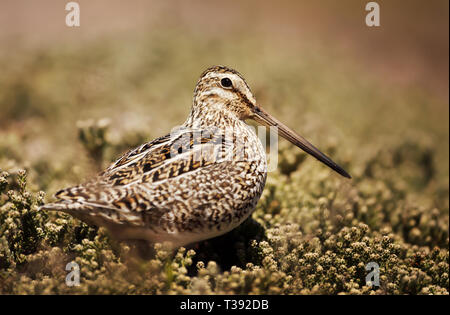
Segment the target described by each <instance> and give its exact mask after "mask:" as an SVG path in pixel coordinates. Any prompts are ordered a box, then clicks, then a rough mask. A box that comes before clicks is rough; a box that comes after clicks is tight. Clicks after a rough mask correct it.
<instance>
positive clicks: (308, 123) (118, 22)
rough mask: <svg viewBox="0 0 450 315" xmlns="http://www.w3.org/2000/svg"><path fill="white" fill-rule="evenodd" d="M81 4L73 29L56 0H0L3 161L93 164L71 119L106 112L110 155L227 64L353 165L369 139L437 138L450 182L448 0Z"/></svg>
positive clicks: (185, 105) (383, 143)
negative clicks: (372, 14)
mask: <svg viewBox="0 0 450 315" xmlns="http://www.w3.org/2000/svg"><path fill="white" fill-rule="evenodd" d="M78 3H79V5H80V9H81V26H80V27H73V28H70V27H67V26H66V25H65V16H66V14H67V11H65V9H64V7H65V4H66V2H64V1H63V2H61V1H51V0H44V1H12V0H3V1H2V2H1V4H0V6H1V10H0V44H1V47H2V49H1V51H0V67H1V69H2V71H1V74H0V108H1V111H0V135H1V141H0V145H1V147H0V158H1V161H2V167H3V168H4V169H5V168H6V169H7V168H11V167H13V165H22V166H23V165H24V166H28V167H33V168H34V169H35V170H36V172H35V173H34V174H35V175H39V176H44V177H45V174H46V173H48V171H49V169H54V168H55V167H56V170H54V171H55V172H57V171H58V170H59V171H62V172H64V173H65V174H66V175H67V176H64V178H65V180H67V181H69V182H71V181H73V180H77V179H79V178H84V177H85V176H89V174H90V173H92V172H93V171H95V170H96V169H95V168H89V166H90V165H91V164H92V163H90V161H89V159H86V155H85V154H82V151H80V148H81V146H82V144H81V143H80V142H79V141H78V140H77V133H78V132H79V130H78V128H77V122H79V123H80V121H81V122H83V121H85V120H88V119H94V122H95V121H98V120H100V119H103V118H106V119H108V122H109V124H110V127H109V132H108V137H109V141H110V142H114V141H115V142H116V143H121V144H123V146H121V147H120V148H119V149H118V150H116V151H117V152H111V156H109V157H107V160H108V159H109V160H111V159H113V158H114V157H115V156H114V154H116V155H117V154H119V153H120V152H119V151H120V150H125V149H127V148H128V147H130V146H133V145H137V144H139V143H140V142H141V141H145V140H147V139H152V138H154V137H157V136H160V135H162V134H164V133H166V132H168V131H169V130H170V129H171V128H172V127H173V126H175V125H178V124H181V123H182V122H183V121H184V119H185V117H186V116H187V114H188V112H189V109H190V104H191V97H192V91H193V88H194V86H195V83H196V80H197V79H198V76H199V74H200V73H201V72H202V71H203V70H204V69H205V68H207V67H209V66H211V65H216V64H223V65H228V66H230V67H233V68H235V69H237V70H238V71H240V72H241V73H242V74H243V75H244V76H245V78H246V79H247V81H248V83H249V85H250V86H251V87H252V89H253V91H254V93H255V94H256V97H257V99H258V101H259V102H260V103H261V104H262V106H264V107H266V108H267V109H268V110H269V112H272V113H273V114H274V115H275V116H278V117H279V119H281V120H283V121H285V122H286V123H287V124H288V125H290V126H291V127H293V128H294V129H295V130H297V131H298V132H299V133H301V134H303V135H305V136H306V137H308V138H310V139H311V140H312V141H314V143H316V144H317V145H318V146H319V147H322V148H324V150H328V152H330V151H331V149H330V148H327V146H332V147H336V146H338V148H335V149H333V151H336V152H335V153H334V154H335V156H337V160H338V161H339V160H340V161H343V163H344V164H351V165H350V166H349V167H350V169H351V171H352V172H353V173H355V174H356V175H358V174H362V171H363V169H364V165H365V163H366V162H367V159H369V158H370V156H371V155H372V154H373V152H377V151H379V150H380V149H385V148H392V147H395V146H398V145H399V144H402V143H413V144H414V145H420V146H423V147H425V148H426V149H427V150H432V151H433V159H434V160H435V161H434V162H435V164H436V166H435V169H434V170H433V171H434V172H435V173H436V178H437V180H439V181H440V182H441V183H444V184H445V183H447V186H448V169H449V167H448V149H449V148H448V142H449V141H448V140H449V137H448V126H449V122H448V111H449V104H448V96H449V93H448V69H449V63H448V59H449V58H448V56H449V42H448V37H449V36H448V35H449V34H448V1H445V0H442V1H438V0H433V1H427V2H426V3H425V2H423V1H395V2H392V1H379V4H380V8H381V15H380V16H381V26H380V27H372V28H370V27H368V26H366V24H365V16H366V14H367V12H366V11H365V5H366V1H350V0H347V1H340V2H339V3H337V2H336V1H327V0H321V1H314V2H313V1H279V2H276V3H275V2H261V1H245V2H244V3H242V2H238V1H208V2H206V1H139V0H134V1H129V2H127V3H126V4H125V3H124V2H123V1H101V0H98V1H83V0H81V1H78ZM103 122H105V121H103ZM88 124H89V122H88ZM81 125H83V123H81ZM78 127H80V125H79V126H78ZM74 157H76V160H74ZM350 162H351V163H350ZM97 166H98V165H97ZM358 172H359V173H358ZM71 174H72V175H74V176H73V177H72V178H71V177H70V175H71ZM51 179H52V177H51V176H50V177H49V178H48V179H47V180H44V179H43V178H41V179H40V180H38V181H37V183H38V185H39V188H41V189H46V188H48V187H47V186H48V185H49V184H50V182H51ZM57 184H58V185H59V184H61V183H59V182H58V183H57Z"/></svg>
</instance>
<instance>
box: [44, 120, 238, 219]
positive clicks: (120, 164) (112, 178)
mask: <svg viewBox="0 0 450 315" xmlns="http://www.w3.org/2000/svg"><path fill="white" fill-rule="evenodd" d="M230 147H233V146H232V144H231V143H230V142H229V141H227V139H226V137H224V136H223V134H221V133H219V132H211V131H210V130H192V129H185V130H183V129H181V130H179V131H178V132H175V133H174V134H170V135H166V136H163V137H160V138H158V139H155V140H153V141H151V142H148V143H145V144H143V145H141V146H140V147H137V148H135V149H133V150H130V151H128V152H127V153H125V154H124V155H123V156H122V157H121V158H119V159H118V160H117V161H116V162H115V163H113V164H112V165H111V166H110V167H108V168H107V169H106V170H105V171H103V172H102V173H100V174H99V175H98V177H96V178H94V179H93V180H91V181H89V182H87V183H84V184H81V185H78V186H74V187H70V188H66V189H62V190H60V191H58V192H57V193H56V194H55V197H56V198H57V199H58V201H57V202H55V203H53V204H50V205H48V206H45V207H44V209H50V208H51V207H54V208H55V210H62V211H64V210H63V208H64V207H67V208H70V210H71V213H73V212H74V210H75V209H74V204H71V203H75V204H76V205H77V206H76V207H79V208H83V206H84V205H85V206H86V209H93V208H96V207H97V208H99V209H105V210H108V211H111V210H112V211H114V210H118V211H125V212H128V211H134V210H137V211H142V210H150V209H151V208H157V207H158V206H155V205H154V204H152V200H151V199H152V196H153V195H158V194H159V195H160V194H161V189H159V188H158V187H160V186H161V185H163V184H164V182H166V181H168V180H171V181H173V180H176V179H177V178H181V177H189V175H191V174H193V173H194V172H197V171H199V170H202V169H204V168H205V167H208V166H213V165H222V167H223V165H228V164H229V163H226V164H224V163H225V159H226V154H227V152H228V151H230ZM218 167H219V168H220V166H218ZM152 190H154V191H152ZM163 193H164V192H163ZM69 204H71V205H70V207H69ZM56 205H58V206H56ZM56 208H57V209H56Z"/></svg>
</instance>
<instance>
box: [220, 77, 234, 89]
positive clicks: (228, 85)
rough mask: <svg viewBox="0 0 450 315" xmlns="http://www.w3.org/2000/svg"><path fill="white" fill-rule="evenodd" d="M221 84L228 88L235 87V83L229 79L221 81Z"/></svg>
mask: <svg viewBox="0 0 450 315" xmlns="http://www.w3.org/2000/svg"><path fill="white" fill-rule="evenodd" d="M220 84H222V86H223V87H226V88H228V87H231V86H233V83H232V82H231V80H230V79H229V78H223V79H222V80H220Z"/></svg>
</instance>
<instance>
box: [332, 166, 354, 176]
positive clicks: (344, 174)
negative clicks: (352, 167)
mask: <svg viewBox="0 0 450 315" xmlns="http://www.w3.org/2000/svg"><path fill="white" fill-rule="evenodd" d="M334 166H335V167H333V170H334V171H336V172H337V173H339V174H340V175H342V176H343V177H345V178H348V179H352V177H351V176H350V174H349V173H347V172H346V171H345V170H344V169H343V168H342V167H340V166H339V165H337V164H335V165H334Z"/></svg>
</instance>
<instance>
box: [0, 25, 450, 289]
mask: <svg viewBox="0 0 450 315" xmlns="http://www.w3.org/2000/svg"><path fill="white" fill-rule="evenodd" d="M176 34H177V33H174V34H169V35H168V34H165V35H164V36H162V35H159V34H158V33H157V32H155V33H154V34H153V33H151V34H149V35H148V36H147V37H145V38H138V37H127V38H120V37H119V38H118V37H116V38H114V40H112V39H108V38H105V39H103V40H98V41H96V42H95V43H90V42H87V43H86V44H85V45H84V46H82V47H75V46H70V45H68V46H67V47H66V48H64V49H63V48H61V47H59V48H56V47H53V48H52V47H47V48H46V49H45V50H43V49H42V50H39V49H35V50H32V51H27V52H23V53H22V54H20V53H16V54H14V55H12V54H11V55H6V54H4V55H2V56H1V58H0V68H2V75H1V76H0V126H1V127H0V294H448V292H449V291H448V290H449V265H448V264H449V235H448V233H449V187H448V169H449V167H448V115H447V114H448V108H447V107H448V104H446V103H445V102H443V101H442V100H439V99H436V98H434V97H433V96H432V95H428V94H427V93H426V92H424V91H422V90H420V88H418V87H414V88H412V87H402V88H400V87H393V86H389V85H386V84H384V83H383V82H382V81H381V80H378V79H377V78H374V77H372V76H371V75H370V74H367V73H365V72H364V70H363V69H361V68H360V67H358V65H355V64H353V63H352V61H350V60H348V59H346V58H345V57H344V56H336V55H331V53H329V52H328V51H327V50H326V49H325V48H324V47H313V46H311V47H308V49H304V48H302V49H300V48H298V47H295V46H293V47H292V49H291V51H285V52H280V51H278V50H276V49H274V48H272V47H268V46H264V44H261V43H259V42H258V43H257V42H255V41H252V40H251V39H249V38H242V37H239V36H238V35H237V36H236V37H235V39H234V42H233V43H231V44H230V43H227V46H226V47H224V44H221V43H220V42H217V41H214V40H212V39H210V40H208V39H199V38H193V37H192V36H184V37H181V36H178V37H177V35H176ZM166 38H171V40H170V41H167V40H166ZM192 42H195V45H193V44H192ZM225 48H226V49H225ZM305 50H306V51H305ZM250 51H253V52H254V51H259V52H263V53H261V54H257V55H252V56H250V55H249V54H248V52H250ZM181 52H182V53H181ZM287 60H289V62H286V61H287ZM217 63H221V64H226V65H229V66H232V67H235V68H236V69H238V70H239V71H241V72H242V73H243V74H244V76H245V77H246V78H247V81H248V83H249V84H250V86H251V87H252V88H253V91H254V93H255V94H256V97H257V99H258V100H259V102H260V103H261V104H262V105H263V106H264V107H265V108H267V110H268V111H269V112H271V113H273V114H274V115H275V116H276V117H278V118H279V119H280V120H282V121H285V122H286V124H287V125H289V126H292V127H293V129H296V130H298V131H299V132H300V133H301V134H303V135H305V136H307V138H309V139H311V141H312V142H313V143H315V144H317V146H318V147H319V148H321V149H322V150H323V151H324V152H326V153H328V154H329V155H330V156H332V157H333V159H335V160H336V161H338V162H339V163H340V164H342V165H343V166H344V167H345V168H346V169H347V170H348V171H349V172H350V173H351V174H352V175H353V179H352V180H351V181H348V180H345V179H342V178H341V177H339V176H338V175H335V174H333V173H332V172H331V171H330V170H329V169H327V168H326V167H324V166H322V165H321V164H319V163H318V162H317V161H315V160H314V159H312V158H310V157H307V156H306V155H305V154H304V153H303V152H301V151H300V150H299V149H297V148H295V147H293V146H292V145H290V144H288V143H286V142H285V141H284V140H281V141H280V143H279V150H280V152H279V154H278V167H277V169H276V170H275V171H274V172H270V173H269V175H268V179H267V183H266V187H265V190H264V193H263V196H262V198H261V200H260V201H259V203H258V206H257V209H256V210H255V212H254V213H253V215H252V217H251V218H250V219H249V220H247V221H246V222H245V223H244V224H242V225H241V226H240V227H238V228H237V229H235V230H234V231H232V232H230V233H228V234H226V235H223V236H221V237H218V238H215V239H212V240H207V241H205V242H201V243H198V244H193V245H192V246H190V247H189V248H180V249H178V250H176V251H175V252H171V251H169V250H168V249H167V247H166V245H165V244H156V245H155V248H154V251H155V254H154V257H152V258H149V259H142V258H141V257H140V256H139V255H138V254H137V252H138V249H137V246H136V245H135V244H127V243H123V242H117V241H115V240H114V239H112V238H110V236H109V235H108V233H107V231H106V230H104V229H103V228H97V227H91V226H88V225H86V224H85V223H83V222H80V221H79V220H76V219H74V218H72V217H71V216H69V215H67V214H63V213H56V212H46V211H38V206H39V205H41V204H43V203H44V201H50V200H52V199H51V195H52V194H53V193H54V192H56V191H57V190H58V189H60V188H63V187H66V186H69V185H74V184H77V183H79V182H81V181H83V180H85V179H87V178H89V177H90V176H93V174H95V172H97V171H98V170H99V169H101V168H102V167H105V166H106V165H108V163H110V162H111V161H113V160H114V159H115V158H117V157H118V156H119V155H120V154H121V153H123V152H124V151H125V150H127V149H129V148H132V147H133V146H136V145H138V144H141V143H142V142H144V141H148V140H151V139H153V138H154V137H156V136H160V135H163V134H164V133H167V132H169V131H170V129H171V128H172V127H174V126H175V125H177V124H180V123H182V122H183V121H184V118H185V117H186V115H187V113H188V111H189V107H190V105H189V104H190V101H191V95H192V90H193V87H194V84H195V82H196V80H197V77H198V75H199V74H200V73H201V72H202V71H203V69H204V68H206V67H207V66H210V65H213V64H217ZM261 65H264V66H261ZM71 261H75V262H77V263H78V264H79V266H80V268H81V283H80V286H72V287H69V286H67V285H66V283H65V277H66V275H67V274H68V271H66V270H65V267H66V264H67V263H69V262H71ZM369 262H376V263H377V264H378V265H379V266H380V286H368V285H367V284H366V275H367V273H368V271H366V269H365V266H366V264H368V263H369Z"/></svg>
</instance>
